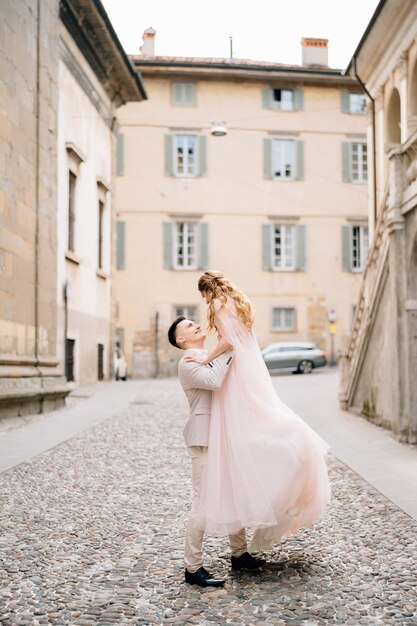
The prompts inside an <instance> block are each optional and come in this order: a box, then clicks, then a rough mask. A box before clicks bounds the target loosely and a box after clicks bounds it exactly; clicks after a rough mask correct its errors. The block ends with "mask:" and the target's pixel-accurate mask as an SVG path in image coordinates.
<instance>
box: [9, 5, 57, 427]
mask: <svg viewBox="0 0 417 626" xmlns="http://www.w3.org/2000/svg"><path fill="white" fill-rule="evenodd" d="M58 10H59V6H58V3H57V2H56V0H45V2H38V3H33V2H29V1H25V0H22V2H13V1H11V0H5V1H4V2H2V4H1V19H0V32H1V34H0V46H1V54H0V85H1V101H2V107H1V111H0V120H1V122H0V168H1V189H0V413H1V414H2V415H6V414H9V413H12V414H13V413H21V412H37V410H38V407H39V406H43V407H44V408H45V409H47V408H50V407H53V406H55V405H56V404H59V403H60V402H62V398H63V397H64V395H65V394H66V393H67V385H66V381H65V379H64V376H63V371H62V367H60V363H59V362H58V359H57V343H56V342H57V307H56V283H57V237H56V227H57V211H56V207H57V141H56V138H57V112H58V58H59V54H58V33H57V24H58V20H59V17H58Z"/></svg>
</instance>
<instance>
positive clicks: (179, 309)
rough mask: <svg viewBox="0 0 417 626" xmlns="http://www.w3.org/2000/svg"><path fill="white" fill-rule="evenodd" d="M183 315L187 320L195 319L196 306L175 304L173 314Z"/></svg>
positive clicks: (194, 320)
mask: <svg viewBox="0 0 417 626" xmlns="http://www.w3.org/2000/svg"><path fill="white" fill-rule="evenodd" d="M180 315H183V316H184V317H186V318H187V320H192V321H193V322H196V321H197V307H196V306H176V307H175V312H174V316H175V317H179V316H180Z"/></svg>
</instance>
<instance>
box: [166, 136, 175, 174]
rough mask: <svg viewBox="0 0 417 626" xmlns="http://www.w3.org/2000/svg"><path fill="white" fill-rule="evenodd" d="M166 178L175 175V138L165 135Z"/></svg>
mask: <svg viewBox="0 0 417 626" xmlns="http://www.w3.org/2000/svg"><path fill="white" fill-rule="evenodd" d="M164 141H165V176H173V175H174V137H173V136H172V135H165V139H164Z"/></svg>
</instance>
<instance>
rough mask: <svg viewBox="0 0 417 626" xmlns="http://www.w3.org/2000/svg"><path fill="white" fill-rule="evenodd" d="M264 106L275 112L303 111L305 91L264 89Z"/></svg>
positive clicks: (279, 88) (278, 88) (277, 88)
mask: <svg viewBox="0 0 417 626" xmlns="http://www.w3.org/2000/svg"><path fill="white" fill-rule="evenodd" d="M262 104H263V107H264V108H266V109H274V110H275V111H301V110H302V109H303V108H304V91H303V90H302V89H285V88H282V87H264V88H263V89H262Z"/></svg>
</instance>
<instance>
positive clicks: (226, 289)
mask: <svg viewBox="0 0 417 626" xmlns="http://www.w3.org/2000/svg"><path fill="white" fill-rule="evenodd" d="M198 290H199V291H200V292H203V291H206V292H207V293H209V294H210V302H209V305H208V312H207V319H208V326H207V327H208V330H209V331H211V330H215V328H216V327H215V325H214V300H220V302H221V303H222V306H224V305H225V304H226V301H227V298H232V299H233V300H234V302H235V305H236V309H237V314H238V316H239V319H240V321H241V322H242V324H243V325H244V326H245V327H246V328H247V329H248V330H252V326H253V322H254V319H255V316H254V313H253V308H252V305H251V303H250V302H249V300H248V299H247V297H246V296H245V294H244V293H242V292H241V291H239V289H237V288H236V287H235V286H234V285H233V284H232V283H231V282H230V280H228V279H227V278H226V276H225V275H224V274H222V272H215V271H212V270H211V271H207V272H204V274H202V275H201V276H200V278H199V281H198Z"/></svg>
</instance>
